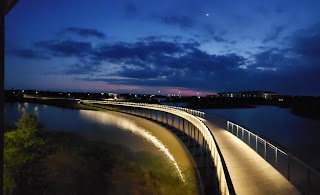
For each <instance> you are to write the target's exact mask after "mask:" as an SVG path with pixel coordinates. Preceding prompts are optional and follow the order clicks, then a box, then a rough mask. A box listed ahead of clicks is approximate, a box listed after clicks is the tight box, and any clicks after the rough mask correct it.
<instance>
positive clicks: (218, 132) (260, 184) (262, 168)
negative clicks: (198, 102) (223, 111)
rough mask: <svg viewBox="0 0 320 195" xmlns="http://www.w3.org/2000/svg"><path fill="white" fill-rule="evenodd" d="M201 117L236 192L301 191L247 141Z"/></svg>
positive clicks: (250, 194)
mask: <svg viewBox="0 0 320 195" xmlns="http://www.w3.org/2000/svg"><path fill="white" fill-rule="evenodd" d="M201 120H203V122H204V123H205V124H206V125H207V127H208V128H209V129H210V131H211V132H212V134H213V136H214V138H215V139H216V141H217V144H218V146H219V148H220V150H221V153H222V156H223V158H224V160H225V163H226V166H227V169H228V171H229V175H230V177H231V181H232V183H233V186H234V189H235V192H236V194H237V195H242V194H243V195H253V194H258V195H260V194H266V195H270V194H272V195H273V194H285V195H294V194H301V193H300V192H299V191H298V190H297V189H296V188H295V187H294V186H293V185H292V184H291V183H290V182H289V181H288V180H287V179H286V178H285V177H284V176H283V175H281V174H280V173H279V172H278V171H277V170H276V169H275V168H274V167H273V166H272V165H270V164H269V163H268V162H267V161H265V160H264V159H263V158H262V157H261V156H260V155H259V154H257V153H256V152H255V151H254V150H253V149H251V148H250V147H249V146H248V145H247V144H245V143H244V142H242V141H241V140H240V139H238V138H237V137H236V136H234V135H233V134H231V133H230V132H228V131H226V130H224V129H221V128H219V127H217V126H216V125H214V124H213V123H212V122H210V121H208V120H205V119H201Z"/></svg>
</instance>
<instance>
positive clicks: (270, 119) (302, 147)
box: [202, 106, 320, 169]
mask: <svg viewBox="0 0 320 195" xmlns="http://www.w3.org/2000/svg"><path fill="white" fill-rule="evenodd" d="M202 111H204V112H206V115H207V116H206V117H207V118H208V119H210V114H215V115H218V116H221V117H223V118H226V119H228V120H231V121H233V122H235V123H237V124H239V125H241V126H244V127H246V128H247V129H249V130H250V131H252V132H255V133H258V134H260V135H263V136H266V137H268V138H269V139H271V140H273V141H275V142H277V143H279V144H280V145H282V146H284V147H286V148H287V149H289V151H291V152H292V153H294V154H295V155H297V156H298V157H299V158H302V159H303V160H304V161H307V162H308V163H309V164H311V165H312V166H313V167H317V168H318V169H320V155H319V154H320V141H319V140H320V121H319V120H312V119H307V118H302V117H299V116H296V115H293V114H292V113H291V112H290V109H287V108H279V107H274V106H259V107H257V108H237V109H203V110H202Z"/></svg>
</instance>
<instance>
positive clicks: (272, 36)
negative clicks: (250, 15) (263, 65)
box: [262, 26, 284, 43]
mask: <svg viewBox="0 0 320 195" xmlns="http://www.w3.org/2000/svg"><path fill="white" fill-rule="evenodd" d="M283 31H284V26H277V27H276V28H274V29H273V30H272V32H271V33H269V35H268V36H267V37H266V38H265V39H263V40H262V42H263V43H268V42H271V41H275V40H277V39H278V38H279V36H280V34H281V33H282V32H283Z"/></svg>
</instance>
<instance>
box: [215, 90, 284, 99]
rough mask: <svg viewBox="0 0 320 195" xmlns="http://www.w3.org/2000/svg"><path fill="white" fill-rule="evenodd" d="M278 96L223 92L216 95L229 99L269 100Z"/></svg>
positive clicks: (250, 92) (265, 92)
mask: <svg viewBox="0 0 320 195" xmlns="http://www.w3.org/2000/svg"><path fill="white" fill-rule="evenodd" d="M275 95H278V94H277V93H274V92H269V91H242V92H223V93H218V97H230V98H264V99H271V98H272V97H273V96H275Z"/></svg>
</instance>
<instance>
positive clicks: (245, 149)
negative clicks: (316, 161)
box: [81, 100, 320, 195]
mask: <svg viewBox="0 0 320 195" xmlns="http://www.w3.org/2000/svg"><path fill="white" fill-rule="evenodd" d="M81 102H82V103H89V104H95V105H99V104H100V105H104V106H106V105H107V106H110V108H111V109H116V110H117V111H120V112H124V113H128V114H133V115H137V116H141V117H145V118H149V119H152V120H156V121H159V122H161V123H164V124H166V125H170V126H173V127H175V128H176V129H179V130H180V131H181V132H182V133H183V134H185V135H187V136H188V137H189V138H192V140H193V141H194V151H195V152H199V153H200V155H201V156H205V155H207V156H208V157H209V158H208V161H207V163H206V165H207V166H206V168H207V169H214V171H215V173H216V175H215V177H213V179H212V180H214V181H211V182H215V183H216V184H215V188H216V189H215V190H214V191H213V192H208V191H206V193H210V194H226V195H227V194H244V195H247V194H290V195H291V194H301V192H300V191H302V192H303V194H316V193H317V192H319V191H318V190H319V185H312V186H311V185H310V184H309V183H308V185H309V186H307V187H306V188H302V190H301V186H299V185H298V186H297V185H296V186H297V187H300V188H299V190H300V191H298V190H297V188H296V187H295V186H294V185H293V184H292V183H290V182H289V180H290V176H289V178H288V177H287V176H286V175H285V174H284V173H282V172H281V171H280V170H279V169H278V170H279V171H278V170H277V169H276V168H275V167H274V166H272V163H269V162H268V161H267V156H268V155H267V145H268V147H271V148H274V150H275V151H276V153H275V154H276V156H277V157H276V159H277V160H276V164H277V165H276V166H278V167H280V166H281V165H280V163H278V161H279V162H280V160H279V158H280V156H279V154H278V152H282V153H284V152H283V151H282V150H280V149H279V148H277V147H275V146H273V145H272V144H270V143H269V142H267V141H265V140H264V139H262V138H261V137H259V136H257V135H255V134H253V133H251V132H250V131H248V130H246V129H244V128H242V127H240V126H239V125H237V124H235V123H232V122H230V121H226V120H223V119H219V118H218V119H217V118H215V119H210V120H206V119H204V118H202V117H204V113H203V112H199V111H195V110H191V109H186V108H179V107H173V106H167V105H159V104H145V103H131V102H111V101H94V100H82V101H81ZM212 121H214V122H212ZM219 123H220V124H221V125H219ZM219 126H220V127H219ZM221 127H222V128H221ZM226 130H227V131H226ZM239 132H241V133H242V134H241V135H240V133H239ZM245 132H246V133H247V135H246V134H245ZM252 137H254V138H255V139H254V141H252V140H253V139H252ZM241 140H243V141H241ZM190 142H191V139H189V144H190ZM254 143H255V144H256V145H255V146H253V144H254ZM259 143H262V146H264V148H265V150H262V153H261V149H260V150H259V149H258V147H261V146H260V145H261V144H259ZM254 148H255V149H254ZM259 152H260V153H259ZM210 163H211V164H213V166H210ZM289 166H290V165H289ZM291 169H292V168H291ZM288 170H289V171H290V167H289V169H288ZM206 171H207V172H208V170H206ZM288 173H290V172H288ZM312 173H313V172H312ZM318 176H319V175H317V179H319V178H320V177H318ZM307 177H308V178H307V179H308V182H310V172H309V171H308V176H307ZM288 179H289V180H288ZM317 179H313V182H312V183H313V184H314V183H316V184H317V183H318V182H319V180H317ZM290 181H292V178H291V180H290ZM293 183H294V182H293ZM318 184H320V183H318Z"/></svg>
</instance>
